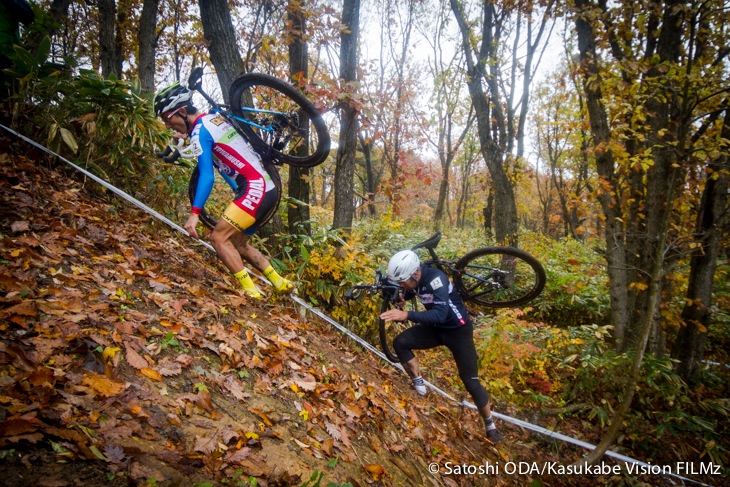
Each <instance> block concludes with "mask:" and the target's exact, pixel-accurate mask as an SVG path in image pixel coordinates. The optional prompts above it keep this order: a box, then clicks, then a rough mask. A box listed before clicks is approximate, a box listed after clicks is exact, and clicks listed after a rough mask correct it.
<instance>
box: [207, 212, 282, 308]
mask: <svg viewBox="0 0 730 487" xmlns="http://www.w3.org/2000/svg"><path fill="white" fill-rule="evenodd" d="M236 234H240V232H239V231H238V230H237V229H236V228H235V227H234V226H233V225H231V224H230V223H228V222H227V221H225V220H224V219H222V218H221V219H220V220H219V221H218V224H217V225H216V226H215V229H213V233H212V234H211V235H210V240H211V243H212V244H213V248H214V249H215V251H216V253H217V254H218V257H219V258H220V260H221V262H223V264H224V265H225V266H226V267H227V268H228V270H229V271H231V273H233V275H234V277H235V278H236V279H238V282H239V283H240V284H241V287H242V288H243V290H244V292H245V293H246V294H248V295H249V296H251V297H252V298H257V299H259V298H261V292H260V291H259V290H258V288H257V287H256V285H255V284H254V283H253V281H252V280H251V276H249V274H248V272H246V269H245V268H244V267H243V260H242V259H241V256H242V255H243V253H239V250H238V249H237V248H236V246H234V245H233V242H232V239H233V238H234V235H236ZM244 237H245V238H244V239H242V240H241V241H242V242H243V243H245V246H244V247H249V248H251V246H250V245H248V237H247V236H244ZM236 240H237V243H238V237H236ZM254 250H255V249H254ZM257 253H258V251H257ZM258 254H259V256H260V257H261V258H262V259H263V260H264V261H265V262H266V263H268V261H266V259H265V258H264V256H263V255H261V254H260V253H258ZM247 260H248V258H247ZM249 262H251V261H250V260H249ZM251 263H252V264H254V262H251ZM254 265H256V264H254Z"/></svg>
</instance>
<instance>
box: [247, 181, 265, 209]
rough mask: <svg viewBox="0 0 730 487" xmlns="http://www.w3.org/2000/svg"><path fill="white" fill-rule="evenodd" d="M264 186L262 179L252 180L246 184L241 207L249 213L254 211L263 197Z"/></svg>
mask: <svg viewBox="0 0 730 487" xmlns="http://www.w3.org/2000/svg"><path fill="white" fill-rule="evenodd" d="M265 188H266V184H265V183H264V178H259V179H254V180H253V181H249V183H248V191H246V197H245V198H244V199H243V201H242V202H241V205H243V206H245V207H246V208H248V209H249V210H251V211H256V208H258V206H259V203H261V199H262V198H263V197H264V189H265Z"/></svg>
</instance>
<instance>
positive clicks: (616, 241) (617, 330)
mask: <svg viewBox="0 0 730 487" xmlns="http://www.w3.org/2000/svg"><path fill="white" fill-rule="evenodd" d="M588 3H589V2H588V1H587V0H579V1H576V8H577V10H578V13H579V15H577V16H576V19H575V26H576V32H577V34H578V49H579V52H580V59H581V71H582V73H583V89H584V91H585V97H586V108H587V109H588V118H589V121H590V125H591V132H592V134H593V141H594V147H595V148H596V153H595V158H596V167H597V170H598V175H599V177H600V178H601V179H602V180H603V181H605V182H606V183H609V184H612V185H613V184H615V180H616V174H615V171H614V157H613V153H612V152H611V149H610V143H609V142H610V129H609V126H608V116H607V114H606V108H605V107H604V105H603V93H602V90H601V80H602V77H601V75H600V73H599V69H598V66H597V64H596V57H597V53H596V41H595V32H594V31H593V27H592V26H591V24H590V23H589V22H588V21H587V20H585V19H584V17H583V16H582V15H580V13H581V11H582V9H587V8H588ZM616 190H617V188H615V187H611V188H609V189H608V190H604V191H601V192H600V193H599V195H598V201H599V203H600V204H601V208H602V209H603V213H604V215H605V216H606V230H605V238H606V261H607V269H608V280H609V294H610V298H611V318H612V321H613V326H614V338H615V339H616V341H617V342H618V343H623V341H624V336H625V334H626V329H627V327H628V325H629V318H630V311H629V307H628V289H629V282H628V277H627V272H626V247H625V243H624V222H623V220H622V219H621V212H620V207H619V205H618V204H616V203H615V202H614V201H613V197H612V194H616Z"/></svg>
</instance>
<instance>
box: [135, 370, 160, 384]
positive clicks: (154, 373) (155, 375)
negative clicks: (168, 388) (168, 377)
mask: <svg viewBox="0 0 730 487" xmlns="http://www.w3.org/2000/svg"><path fill="white" fill-rule="evenodd" d="M140 372H142V375H144V376H145V377H148V378H150V379H152V380H156V381H158V382H161V381H162V376H161V375H160V373H159V372H157V371H156V370H154V369H150V368H149V367H144V368H142V369H140Z"/></svg>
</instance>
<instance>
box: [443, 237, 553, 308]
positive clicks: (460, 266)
mask: <svg viewBox="0 0 730 487" xmlns="http://www.w3.org/2000/svg"><path fill="white" fill-rule="evenodd" d="M545 279H546V277H545V269H543V267H542V265H541V264H540V262H538V261H537V259H535V258H534V257H533V256H531V255H530V254H528V253H527V252H525V251H523V250H520V249H516V248H513V247H485V248H482V249H477V250H474V251H472V252H469V253H468V254H466V255H465V256H464V257H462V258H461V259H459V260H458V261H457V262H456V272H454V284H455V285H456V288H457V289H458V290H459V292H460V293H461V296H462V298H464V301H470V302H472V303H475V304H478V305H482V306H489V307H493V308H506V307H510V306H518V305H522V304H525V303H527V302H529V301H531V300H533V299H535V298H536V297H537V296H538V295H539V294H540V293H541V292H542V289H543V287H545Z"/></svg>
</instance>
